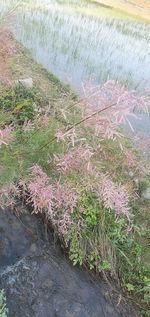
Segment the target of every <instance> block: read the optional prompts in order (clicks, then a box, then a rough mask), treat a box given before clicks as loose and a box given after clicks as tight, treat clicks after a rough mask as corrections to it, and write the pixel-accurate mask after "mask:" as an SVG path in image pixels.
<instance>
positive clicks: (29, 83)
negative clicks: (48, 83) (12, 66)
mask: <svg viewBox="0 0 150 317" xmlns="http://www.w3.org/2000/svg"><path fill="white" fill-rule="evenodd" d="M15 83H16V84H21V85H22V86H24V87H25V88H32V87H33V79H32V78H31V77H29V78H25V79H18V80H16V81H15Z"/></svg>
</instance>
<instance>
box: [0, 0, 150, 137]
mask: <svg viewBox="0 0 150 317" xmlns="http://www.w3.org/2000/svg"><path fill="white" fill-rule="evenodd" d="M18 4H19V5H18ZM17 5H18V7H17V8H16V9H15V10H14V12H13V13H14V14H13V15H12V16H13V17H11V15H10V17H9V18H8V17H6V22H8V21H9V24H8V26H9V29H10V30H11V31H12V32H13V34H14V35H15V37H16V38H17V39H18V40H19V41H20V42H21V43H22V44H23V45H24V46H25V47H26V48H27V49H29V50H30V52H31V54H32V56H33V57H34V59H35V60H36V61H37V62H38V63H40V64H42V65H43V66H44V67H45V68H46V69H47V70H49V71H50V72H52V73H53V74H54V75H56V76H57V77H58V78H59V79H60V80H61V81H63V82H65V83H69V84H70V85H71V86H72V87H73V89H75V90H76V91H77V92H79V93H80V92H81V86H82V82H83V81H84V80H93V82H94V83H103V82H105V81H106V80H107V79H108V78H110V79H117V80H119V81H120V82H122V83H125V84H126V85H127V86H128V87H129V89H132V88H133V89H136V90H138V91H140V92H141V93H143V90H144V91H145V89H149V87H150V24H149V23H146V22H145V21H142V20H140V19H138V20H136V19H135V18H133V17H132V16H128V15H126V14H124V13H121V12H119V11H115V10H114V9H113V8H111V7H106V6H104V5H98V4H96V3H93V4H92V3H91V1H86V0H81V1H79V0H43V1H42V3H41V1H40V0H35V1H33V0H28V1H27V0H24V1H19V2H18V1H17V0H12V1H10V0H1V3H0V9H1V16H2V15H3V16H4V15H5V12H7V11H8V9H10V8H11V10H12V11H13V9H12V8H14V7H16V6H17ZM133 121H134V122H132V124H133V126H134V128H135V130H136V132H137V131H138V130H140V132H141V134H142V133H143V135H144V136H145V133H146V134H147V135H148V137H150V118H147V117H145V116H144V115H143V116H142V120H141V117H140V118H139V120H138V121H136V119H135V120H133ZM142 131H143V132H142Z"/></svg>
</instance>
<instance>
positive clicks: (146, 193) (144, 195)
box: [142, 187, 150, 200]
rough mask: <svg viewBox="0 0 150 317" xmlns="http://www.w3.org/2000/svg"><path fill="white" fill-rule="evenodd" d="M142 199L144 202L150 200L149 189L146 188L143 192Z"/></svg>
mask: <svg viewBox="0 0 150 317" xmlns="http://www.w3.org/2000/svg"><path fill="white" fill-rule="evenodd" d="M142 198H143V199H146V200H150V187H148V188H147V189H146V190H144V191H143V193H142Z"/></svg>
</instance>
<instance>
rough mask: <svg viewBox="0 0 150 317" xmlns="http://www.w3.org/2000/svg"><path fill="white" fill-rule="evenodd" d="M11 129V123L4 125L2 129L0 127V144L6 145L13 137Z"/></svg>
mask: <svg viewBox="0 0 150 317" xmlns="http://www.w3.org/2000/svg"><path fill="white" fill-rule="evenodd" d="M12 130H13V128H12V126H11V125H9V126H5V128H4V129H0V146H1V145H2V144H4V145H6V146H7V145H8V144H9V143H10V142H11V141H12V139H13V135H12Z"/></svg>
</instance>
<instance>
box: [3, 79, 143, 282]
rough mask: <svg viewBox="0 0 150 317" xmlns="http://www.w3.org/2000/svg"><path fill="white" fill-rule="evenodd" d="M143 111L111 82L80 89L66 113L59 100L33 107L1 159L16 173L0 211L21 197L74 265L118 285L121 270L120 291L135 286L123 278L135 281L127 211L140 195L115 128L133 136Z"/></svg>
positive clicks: (6, 131) (132, 155)
mask: <svg viewBox="0 0 150 317" xmlns="http://www.w3.org/2000/svg"><path fill="white" fill-rule="evenodd" d="M65 98H66V99H67V98H68V96H67V97H65ZM148 105H149V100H148V98H145V97H143V96H138V95H137V94H136V92H134V91H128V90H127V89H126V87H124V86H122V85H120V84H119V83H118V82H114V81H110V80H109V81H107V82H106V83H105V84H103V85H98V86H93V85H91V84H89V83H84V84H83V98H82V101H81V102H77V101H76V102H75V105H73V103H72V102H71V105H70V108H69V106H68V105H65V104H64V105H63V106H62V100H61V102H60V104H59V102H58V105H56V108H53V109H52V110H51V105H50V104H47V106H45V107H43V105H42V104H40V105H39V106H35V109H34V117H33V118H28V117H27V118H25V120H24V121H23V123H21V124H20V125H19V127H17V132H16V139H15V144H13V146H12V154H13V155H12V158H11V160H10V159H9V158H7V160H8V163H9V166H11V165H12V163H14V164H15V166H17V168H16V167H15V168H16V169H15V171H14V170H13V173H12V175H13V176H15V179H17V181H16V182H15V184H14V183H13V182H11V186H9V187H7V186H6V187H5V186H3V187H2V188H1V191H0V201H1V202H2V206H4V203H5V202H6V201H7V200H8V203H9V204H10V205H11V206H14V203H15V198H16V197H18V198H19V199H21V197H22V196H23V197H24V199H25V201H26V203H27V204H28V205H30V206H31V207H32V213H34V214H39V215H41V214H43V215H44V216H45V217H46V219H47V220H48V222H49V224H50V225H51V226H52V227H53V229H54V230H56V232H57V234H58V236H59V238H60V239H61V241H62V242H63V243H64V245H65V247H66V249H67V251H68V254H69V257H70V259H71V261H72V262H73V264H74V265H75V264H80V265H81V264H84V265H87V266H88V268H90V269H91V270H94V271H97V272H99V273H103V275H104V276H105V277H106V275H107V277H110V276H111V277H112V276H113V277H115V278H116V277H118V276H119V274H118V264H117V263H119V264H120V263H121V264H120V268H119V270H120V271H121V270H122V271H121V274H122V276H124V280H123V279H122V282H121V283H122V284H123V283H127V282H130V283H131V282H132V283H134V278H132V279H131V280H132V281H131V280H128V274H127V275H126V274H124V273H123V270H124V269H125V272H126V271H127V272H128V273H129V270H130V271H131V275H132V276H134V272H133V271H134V266H135V265H136V261H137V259H139V254H137V248H136V242H135V240H134V231H136V230H137V228H135V227H134V217H133V208H132V204H133V203H135V202H136V200H137V199H139V196H138V195H139V193H138V190H137V188H136V186H135V184H134V181H132V179H130V177H129V171H130V169H132V173H133V175H135V177H136V176H137V173H142V169H140V165H139V163H137V156H136V152H133V151H132V148H131V147H128V146H126V137H125V136H124V134H123V133H122V130H121V128H120V125H122V124H124V123H126V124H128V125H129V127H130V129H131V130H132V131H133V127H132V124H131V123H130V118H131V117H135V112H134V111H135V108H140V109H142V110H143V111H145V112H146V113H147V112H148ZM12 132H13V128H12V126H11V125H8V126H3V128H2V129H1V130H0V145H1V148H4V151H5V152H3V153H4V154H5V155H4V157H5V161H6V157H9V156H10V152H9V146H8V145H9V144H11V141H12V140H13V137H12ZM18 145H19V146H18ZM1 155H2V154H1ZM13 160H14V161H13ZM8 169H9V168H8ZM18 171H19V172H18ZM17 173H19V176H18V174H17ZM20 175H21V176H20ZM9 198H11V199H10V201H9ZM135 233H137V232H135ZM133 254H134V257H133ZM130 262H132V263H134V265H133V266H130V265H129V263H130ZM122 263H123V266H122ZM120 271H119V273H120ZM124 281H125V282H124Z"/></svg>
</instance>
